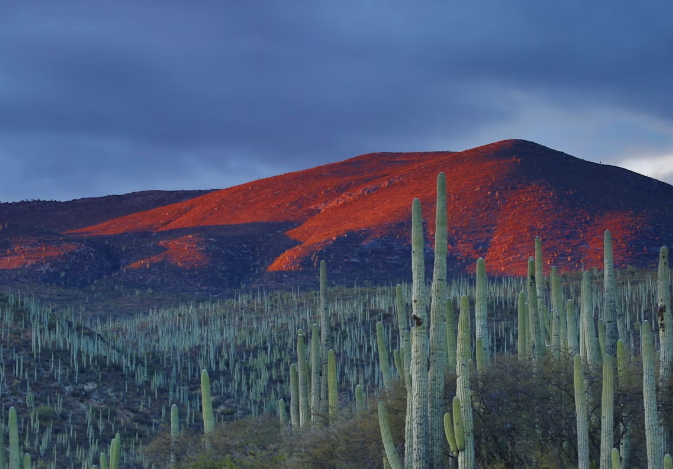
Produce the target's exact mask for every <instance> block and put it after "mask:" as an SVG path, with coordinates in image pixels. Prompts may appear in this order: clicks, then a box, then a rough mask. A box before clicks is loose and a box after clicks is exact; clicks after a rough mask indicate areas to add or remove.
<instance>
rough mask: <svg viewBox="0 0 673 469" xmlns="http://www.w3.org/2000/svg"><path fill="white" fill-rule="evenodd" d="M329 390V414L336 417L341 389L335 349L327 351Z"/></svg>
mask: <svg viewBox="0 0 673 469" xmlns="http://www.w3.org/2000/svg"><path fill="white" fill-rule="evenodd" d="M327 390H328V393H327V395H328V401H329V416H330V417H331V418H334V417H336V415H337V410H338V408H339V389H338V382H337V368H336V357H335V355H334V350H332V349H329V350H328V351H327Z"/></svg>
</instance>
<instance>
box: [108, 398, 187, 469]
mask: <svg viewBox="0 0 673 469" xmlns="http://www.w3.org/2000/svg"><path fill="white" fill-rule="evenodd" d="M178 418H179V417H178V406H177V405H176V404H173V405H172V406H171V466H175V463H176V459H177V457H176V454H175V444H176V442H177V440H178V436H179V435H180V422H179V420H178ZM102 458H103V454H101V459H102ZM105 465H106V466H107V461H106V464H105ZM102 467H103V461H102V460H101V468H102Z"/></svg>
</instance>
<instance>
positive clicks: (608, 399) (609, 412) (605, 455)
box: [600, 354, 615, 469]
mask: <svg viewBox="0 0 673 469" xmlns="http://www.w3.org/2000/svg"><path fill="white" fill-rule="evenodd" d="M614 393H615V388H614V382H613V372H612V357H611V356H610V355H608V354H606V355H604V356H603V396H602V400H601V459H600V461H601V463H600V464H601V469H610V466H611V460H612V454H611V453H612V444H613V438H614V436H613V428H614V423H615V422H614V413H613V403H614Z"/></svg>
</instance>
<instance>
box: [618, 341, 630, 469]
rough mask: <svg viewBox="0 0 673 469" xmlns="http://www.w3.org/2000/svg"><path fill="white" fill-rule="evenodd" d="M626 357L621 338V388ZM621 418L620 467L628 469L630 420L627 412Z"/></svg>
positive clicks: (624, 373) (619, 342) (619, 385)
mask: <svg viewBox="0 0 673 469" xmlns="http://www.w3.org/2000/svg"><path fill="white" fill-rule="evenodd" d="M628 359H629V355H628V350H627V348H626V345H625V344H624V341H623V340H622V339H619V340H618V341H617V386H618V387H621V388H624V387H626V380H627V379H628V373H627V369H626V364H627V361H628ZM621 420H622V421H623V422H626V423H620V424H619V426H620V433H621V434H622V439H621V442H620V444H619V452H620V453H621V458H622V464H621V466H622V469H628V468H629V459H630V457H631V422H630V418H629V415H628V414H627V413H623V414H622V419H621Z"/></svg>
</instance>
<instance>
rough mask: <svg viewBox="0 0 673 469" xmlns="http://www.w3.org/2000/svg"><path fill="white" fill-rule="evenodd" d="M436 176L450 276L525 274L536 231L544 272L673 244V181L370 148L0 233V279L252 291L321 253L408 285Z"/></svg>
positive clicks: (346, 276)
mask: <svg viewBox="0 0 673 469" xmlns="http://www.w3.org/2000/svg"><path fill="white" fill-rule="evenodd" d="M440 171H443V172H445V173H446V176H447V198H448V226H449V233H448V252H449V255H448V258H449V268H450V272H451V273H453V274H463V273H469V272H471V269H473V265H474V261H475V260H476V259H477V257H484V258H485V260H486V262H487V269H488V271H489V274H491V275H525V268H526V263H525V260H526V259H527V257H528V256H529V255H531V254H532V246H533V239H534V237H535V236H541V237H542V239H543V249H544V251H545V260H546V261H547V266H549V265H556V266H557V267H559V269H560V270H561V271H565V272H568V271H573V270H580V269H582V268H589V267H600V266H601V265H602V238H603V232H604V231H605V230H606V229H609V230H610V231H611V232H612V237H613V242H614V244H615V247H614V251H615V265H616V266H617V267H618V268H619V267H621V268H624V267H627V266H629V265H631V266H635V267H645V266H649V265H652V264H653V263H654V262H655V261H656V254H655V253H654V251H655V250H656V249H658V247H659V246H660V245H662V244H667V243H670V241H671V240H672V239H673V236H672V235H670V234H669V233H673V187H671V186H669V185H667V184H665V183H662V182H660V181H656V180H653V179H650V178H647V177H645V176H641V175H638V174H636V173H632V172H630V171H628V170H625V169H622V168H618V167H614V166H609V165H601V164H598V163H592V162H588V161H584V160H581V159H579V158H576V157H573V156H570V155H568V154H566V153H563V152H560V151H557V150H552V149H549V148H547V147H544V146H542V145H539V144H536V143H534V142H529V141H525V140H503V141H500V142H495V143H491V144H488V145H484V146H480V147H476V148H473V149H470V150H466V151H462V152H449V151H438V152H405V153H396V152H381V153H368V154H364V155H359V156H356V157H353V158H350V159H347V160H344V161H342V162H337V163H330V164H327V165H322V166H318V167H314V168H310V169H306V170H302V171H296V172H292V173H286V174H282V175H278V176H273V177H269V178H266V179H261V180H256V181H252V182H249V183H245V184H241V185H238V186H234V187H230V188H226V189H219V190H214V191H208V192H204V193H202V194H194V195H195V196H194V197H189V195H191V194H188V193H187V192H185V193H184V194H182V195H181V197H182V198H183V199H182V200H177V199H179V197H177V196H176V200H172V201H171V203H167V204H160V203H157V204H155V205H154V206H150V205H151V204H147V203H146V204H145V205H146V206H145V208H146V209H144V210H141V209H138V210H133V209H131V208H130V207H127V209H126V212H127V213H122V214H121V215H120V216H108V217H107V219H104V220H96V221H95V222H93V223H81V222H79V223H76V222H77V220H76V219H74V220H72V221H71V222H69V223H70V226H66V225H67V223H65V222H62V223H61V224H60V225H59V227H60V228H61V230H60V231H58V232H54V231H52V232H51V233H49V234H48V235H44V236H42V237H41V236H39V233H37V234H36V233H32V234H31V235H30V236H27V235H21V233H18V234H19V236H18V237H17V238H11V236H9V235H10V234H11V229H10V230H4V231H2V232H0V252H2V249H3V248H5V249H6V250H7V252H6V256H5V258H4V259H0V281H1V280H2V273H3V272H4V273H7V272H12V275H11V276H12V277H14V278H15V279H16V278H18V277H17V275H18V274H20V273H22V275H24V276H28V277H31V278H33V279H34V280H36V281H39V282H47V283H54V282H55V283H57V284H59V282H60V283H63V284H64V285H71V286H80V287H81V286H86V285H89V284H91V283H92V282H95V281H97V280H101V279H110V278H112V277H114V278H115V281H121V282H130V283H131V284H134V285H142V286H143V287H149V288H159V289H169V290H170V289H172V288H180V289H185V290H191V291H195V292H209V293H211V294H218V293H220V292H222V291H225V290H226V289H231V288H237V287H240V286H242V285H264V286H269V287H276V286H283V285H284V286H288V285H290V284H293V285H294V284H296V285H302V284H311V282H313V281H314V279H315V266H316V265H317V262H318V260H319V259H326V260H327V261H328V264H329V268H330V271H331V273H332V275H331V276H332V278H333V279H334V280H335V281H337V282H346V283H350V282H352V281H354V280H355V279H359V280H369V281H372V282H376V283H391V282H398V281H402V280H405V279H407V278H408V276H409V274H408V272H410V269H409V255H408V253H409V251H410V247H409V239H408V238H409V235H408V233H409V227H410V216H409V214H410V206H411V201H412V200H413V198H414V197H418V198H420V199H421V202H422V205H423V218H424V220H425V230H426V257H427V258H428V264H430V262H429V261H430V260H431V258H432V243H433V239H434V233H433V230H434V205H435V197H436V196H435V180H436V177H437V174H438V173H439V172H440ZM3 205H4V204H3ZM94 205H95V204H94ZM94 205H91V207H93V206H94ZM130 205H133V204H130ZM87 210H88V209H87ZM122 211H123V210H121V211H120V210H117V212H120V213H121V212H122ZM99 212H100V211H99ZM83 213H84V212H83ZM82 217H83V218H87V217H88V219H91V220H92V219H93V218H92V217H91V215H88V216H84V215H82ZM98 218H99V219H101V218H105V217H103V216H102V215H101V214H100V213H99V214H98ZM0 223H4V220H3V207H2V206H0ZM34 231H35V230H34ZM45 236H46V237H45ZM50 236H51V238H50ZM30 242H36V243H38V244H37V245H36V246H35V247H34V249H33V250H32V251H33V252H36V253H38V254H37V255H34V256H32V257H30V256H28V257H26V256H24V258H23V264H22V260H21V259H20V258H19V257H18V256H17V255H13V254H12V249H15V252H14V254H16V253H17V252H19V251H21V249H19V250H18V251H16V248H17V246H27V245H29V244H30ZM40 243H41V244H40ZM39 252H43V253H45V255H44V256H42V257H40V255H39ZM7 255H9V257H11V259H12V262H10V261H8V260H7ZM78 256H79V257H78ZM68 259H70V261H69V260H68ZM72 259H76V261H73V260H72ZM77 266H80V267H81V266H84V267H85V269H86V270H85V271H86V272H89V275H83V274H81V273H76V272H75V270H76V269H77ZM61 272H65V274H63V273H61ZM18 276H19V277H20V276H21V275H18Z"/></svg>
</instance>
